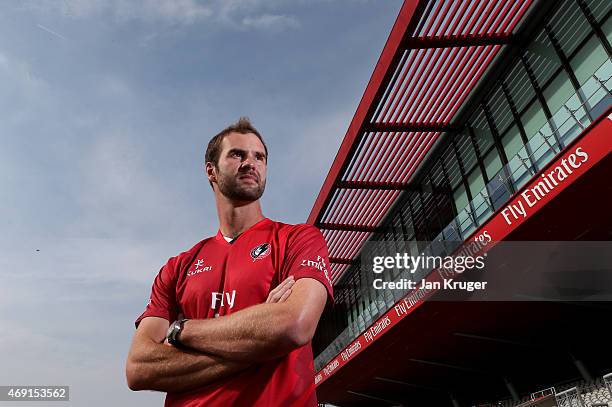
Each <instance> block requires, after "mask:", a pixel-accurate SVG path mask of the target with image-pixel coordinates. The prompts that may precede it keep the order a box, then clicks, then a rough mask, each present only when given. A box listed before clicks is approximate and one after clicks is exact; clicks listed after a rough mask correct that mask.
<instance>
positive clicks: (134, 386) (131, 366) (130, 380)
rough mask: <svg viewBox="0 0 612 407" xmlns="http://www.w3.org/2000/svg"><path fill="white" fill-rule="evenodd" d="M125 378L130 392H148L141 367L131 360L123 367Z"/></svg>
mask: <svg viewBox="0 0 612 407" xmlns="http://www.w3.org/2000/svg"><path fill="white" fill-rule="evenodd" d="M125 378H126V379H127V385H128V387H129V388H130V390H133V391H140V390H148V388H147V378H146V375H145V372H144V371H143V369H142V366H141V365H140V364H138V363H137V362H134V361H131V360H128V361H127V363H126V365H125Z"/></svg>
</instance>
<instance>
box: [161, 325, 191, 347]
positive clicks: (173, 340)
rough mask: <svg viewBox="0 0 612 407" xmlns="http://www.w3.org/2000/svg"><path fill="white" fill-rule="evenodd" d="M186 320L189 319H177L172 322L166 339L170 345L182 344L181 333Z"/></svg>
mask: <svg viewBox="0 0 612 407" xmlns="http://www.w3.org/2000/svg"><path fill="white" fill-rule="evenodd" d="M185 321H188V319H177V320H176V321H174V322H173V323H171V324H170V327H169V328H168V332H167V333H166V339H167V340H168V343H169V344H170V345H172V346H180V344H181V343H180V342H179V334H180V333H181V331H182V330H183V324H184V323H185Z"/></svg>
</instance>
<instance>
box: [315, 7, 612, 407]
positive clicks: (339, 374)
mask: <svg viewBox="0 0 612 407" xmlns="http://www.w3.org/2000/svg"><path fill="white" fill-rule="evenodd" d="M611 14H612V2H611V1H609V0H559V1H552V0H551V1H548V0H539V1H538V0H513V1H510V0H487V1H485V0H481V1H461V0H436V1H433V0H432V1H425V0H406V1H405V3H404V4H403V6H402V7H401V10H400V12H399V15H398V17H397V20H396V22H395V24H394V25H393V27H392V29H391V33H390V35H389V38H388V40H387V42H386V44H385V46H384V49H383V50H382V54H381V55H380V58H379V60H378V63H377V65H376V67H375V68H374V72H373V74H372V77H371V79H370V81H369V83H368V85H367V87H366V89H365V91H364V94H363V97H362V99H361V101H360V103H359V105H358V107H357V110H356V112H355V115H354V117H353V119H352V121H351V123H350V125H349V127H348V131H347V133H346V135H345V137H344V140H343V142H342V144H341V146H340V149H339V151H338V153H337V155H336V158H335V160H334V162H333V164H332V166H331V168H330V170H329V173H328V175H327V178H326V179H325V182H324V184H323V186H322V188H321V191H320V193H319V195H318V197H317V199H316V201H315V203H314V207H313V209H312V211H311V213H310V216H309V219H308V222H309V223H311V224H314V225H316V226H317V227H319V228H320V230H321V231H322V233H323V235H324V237H325V239H326V241H327V244H328V247H329V253H330V263H331V264H330V265H329V266H328V272H329V277H330V279H331V281H332V282H333V284H334V291H335V297H336V304H335V306H334V307H333V308H330V309H328V310H326V312H325V313H324V314H323V316H322V319H321V321H320V323H319V327H318V330H317V333H316V335H315V338H314V340H313V351H314V353H315V372H316V375H315V376H316V377H315V383H316V386H317V394H318V398H319V402H320V403H326V404H330V405H337V406H394V405H398V406H399V405H405V406H419V407H420V406H454V407H457V406H475V405H477V406H494V405H495V406H502V405H503V406H516V405H521V406H528V405H529V406H555V405H558V406H563V407H565V406H584V407H587V406H594V405H601V406H604V405H609V406H612V397H611V396H610V393H612V386H611V382H612V375H608V373H610V372H612V351H611V348H610V343H611V341H610V334H609V331H608V329H609V327H610V323H611V321H612V306H611V305H612V304H611V303H610V302H602V301H600V302H596V301H588V302H587V301H562V302H560V301H494V302H493V301H492V302H480V301H433V300H431V299H432V298H434V297H435V296H436V295H437V294H436V292H435V291H433V292H428V293H427V294H421V295H419V294H418V292H416V290H411V289H395V290H377V289H375V288H374V286H373V280H374V279H375V275H374V274H373V273H372V270H371V268H370V269H368V268H367V267H366V266H365V265H363V264H361V262H360V261H359V258H360V255H361V254H362V250H363V249H364V247H365V246H366V245H367V244H368V243H369V242H374V241H377V242H386V243H385V244H386V245H387V246H386V247H387V248H388V253H389V254H392V253H396V252H404V253H414V254H418V253H446V254H448V253H452V252H454V251H456V250H458V249H460V248H461V247H464V246H465V245H467V244H471V242H478V241H482V240H483V237H484V238H486V241H487V242H489V241H492V242H506V241H609V240H612V239H611V237H612V232H611V231H612V216H611V214H610V211H611V209H612V182H611V181H610V178H611V176H612V156H611V154H610V152H611V151H612V109H611V105H612V95H611V90H612V46H611V43H612V19H611V18H610V15H611ZM525 203H526V204H527V206H528V208H529V210H519V208H520V207H522V206H521V205H523V204H525ZM515 271H516V270H507V273H513V272H515ZM433 274H435V273H429V274H428V273H425V272H423V273H416V274H412V275H409V276H408V279H412V280H415V281H416V280H419V281H420V280H427V279H428V278H430V277H431V276H432V275H433ZM382 276H383V277H384V278H385V280H387V281H400V280H401V279H402V278H404V277H406V275H405V273H402V272H400V271H398V270H396V269H386V270H385V271H384V272H383V274H382ZM603 284H604V285H605V284H608V286H607V287H604V288H610V284H611V283H610V280H607V282H604V283H603ZM598 403H599V404H598Z"/></svg>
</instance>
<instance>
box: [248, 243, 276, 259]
mask: <svg viewBox="0 0 612 407" xmlns="http://www.w3.org/2000/svg"><path fill="white" fill-rule="evenodd" d="M271 247H272V246H271V245H270V243H262V244H260V245H258V246H255V247H254V248H253V250H251V258H252V259H253V262H255V261H256V260H261V259H265V258H266V257H268V256H269V255H270V252H271V251H272V250H271Z"/></svg>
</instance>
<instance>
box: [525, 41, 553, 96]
mask: <svg viewBox="0 0 612 407" xmlns="http://www.w3.org/2000/svg"><path fill="white" fill-rule="evenodd" d="M525 56H526V57H527V62H528V63H529V66H531V69H532V70H533V74H534V76H535V78H536V82H537V83H538V84H539V85H540V86H542V85H543V84H544V83H546V82H547V81H548V79H550V77H551V76H552V75H553V74H554V72H555V71H557V70H558V69H559V68H560V67H561V61H560V60H559V57H558V56H557V53H556V52H555V48H554V46H553V45H552V43H551V42H550V40H549V39H548V36H547V35H546V32H544V30H542V31H540V33H539V34H538V35H537V36H536V38H535V39H534V40H533V41H531V42H530V43H529V45H528V46H527V49H526V50H525Z"/></svg>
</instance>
